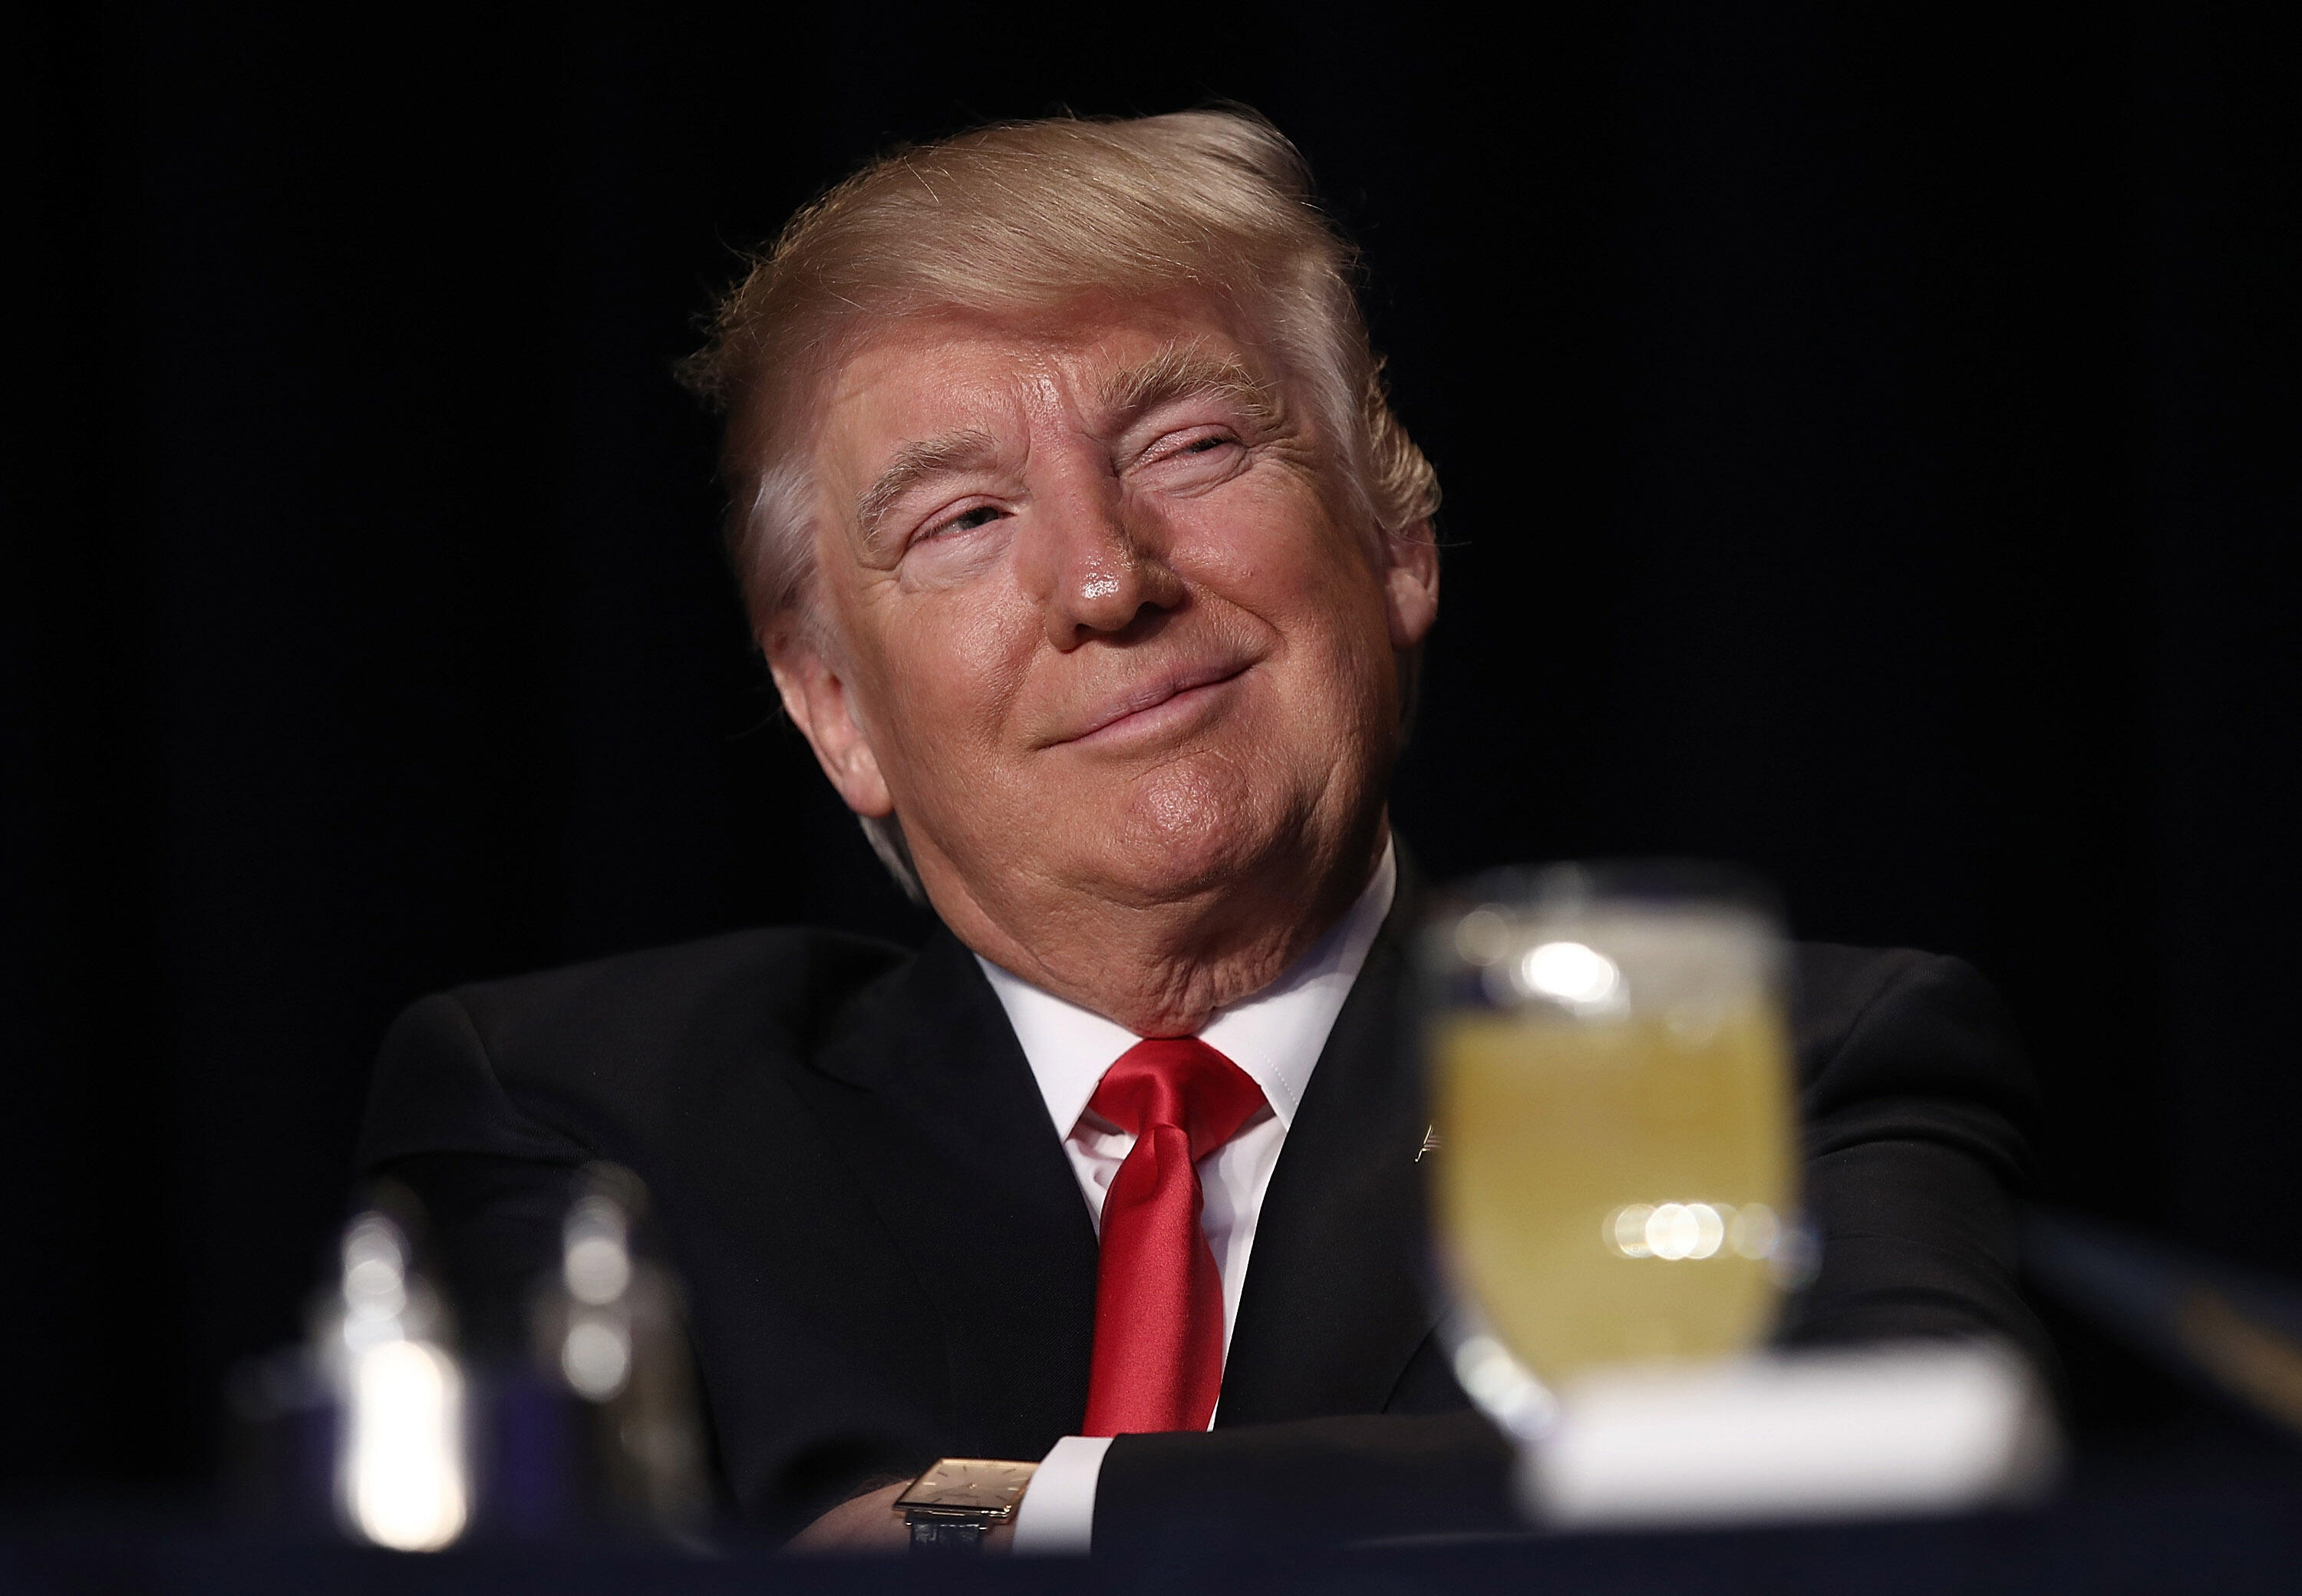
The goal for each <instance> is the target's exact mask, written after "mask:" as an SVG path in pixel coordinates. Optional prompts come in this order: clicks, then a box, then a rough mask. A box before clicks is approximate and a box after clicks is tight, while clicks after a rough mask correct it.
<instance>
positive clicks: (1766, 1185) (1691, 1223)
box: [1431, 1004, 1794, 1382]
mask: <svg viewBox="0 0 2302 1596" xmlns="http://www.w3.org/2000/svg"><path fill="white" fill-rule="evenodd" d="M1431 1041H1432V1047H1431V1059H1432V1066H1433V1075H1434V1079H1433V1088H1434V1090H1435V1093H1436V1107H1437V1110H1438V1121H1437V1129H1438V1131H1439V1135H1440V1147H1439V1148H1438V1151H1437V1153H1436V1155H1435V1157H1436V1162H1437V1165H1438V1168H1437V1171H1436V1172H1435V1178H1436V1180H1437V1185H1438V1200H1439V1214H1440V1219H1441V1225H1442V1226H1443V1231H1444V1235H1445V1237H1446V1242H1447V1247H1448V1251H1449V1264H1450V1267H1451V1268H1452V1270H1453V1272H1454V1275H1455V1279H1456V1283H1457V1285H1458V1289H1467V1290H1468V1291H1469V1292H1470V1293H1471V1294H1472V1296H1473V1297H1474V1299H1475V1300H1476V1302H1477V1304H1478V1306H1480V1308H1481V1309H1482V1310H1483V1312H1484V1313H1485V1315H1486V1316H1487V1320H1488V1322H1489V1323H1490V1324H1491V1325H1492V1326H1493V1328H1494V1330H1495V1331H1496V1333H1498V1334H1499V1335H1500V1337H1501V1338H1502V1340H1503V1341H1504V1343H1505V1345H1507V1346H1508V1347H1509V1348H1510V1349H1511V1351H1512V1352H1513V1353H1514V1354H1516V1356H1517V1357H1518V1358H1519V1359H1520V1360H1521V1361H1522V1362H1523V1363H1525V1365H1527V1367H1528V1368H1530V1369H1532V1370H1533V1371H1534V1373H1536V1374H1537V1375H1539V1376H1540V1377H1542V1379H1544V1380H1546V1381H1552V1382H1557V1381H1559V1380H1562V1379H1567V1378H1571V1377H1572V1376H1573V1375H1574V1374H1575V1373H1577V1372H1579V1371H1581V1370H1584V1369H1586V1368H1590V1367H1592V1366H1594V1365H1601V1364H1613V1363H1625V1362H1633V1361H1641V1360H1648V1359H1658V1358H1668V1359H1679V1358H1704V1357H1721V1356H1724V1355H1727V1354H1728V1353H1732V1352H1735V1351H1739V1350H1741V1349H1743V1348H1747V1347H1749V1346H1751V1345H1752V1344H1753V1343H1755V1342H1756V1341H1758V1340H1760V1338H1761V1337H1763V1336H1764V1335H1765V1334H1766V1333H1767V1331H1768V1329H1769V1325H1770V1323H1771V1322H1772V1319H1773V1315H1774V1309H1775V1299H1776V1289H1775V1286H1774V1283H1773V1280H1772V1277H1771V1275H1770V1273H1769V1263H1768V1259H1767V1257H1766V1256H1765V1254H1766V1253H1767V1252H1768V1251H1769V1250H1770V1249H1769V1246H1768V1243H1769V1233H1768V1232H1769V1228H1770V1227H1771V1226H1772V1225H1773V1223H1774V1222H1775V1221H1776V1219H1777V1218H1779V1219H1780V1220H1781V1221H1784V1222H1787V1221H1788V1219H1789V1218H1790V1215H1791V1211H1792V1205H1793V1202H1794V1189H1793V1172H1792V1155H1791V1109H1790V1103H1789V1100H1788V1087H1787V1080H1788V1071H1787V1068H1786V1059H1787V1054H1786V1051H1785V1045H1784V1039H1783V1034H1782V1029H1781V1027H1780V1025H1779V1023H1778V1022H1777V1020H1776V1019H1775V1017H1774V1015H1773V1014H1772V1013H1771V1012H1769V1011H1767V1010H1766V1009H1765V1008H1763V1007H1761V1006H1758V1005H1755V1004H1754V1005H1753V1006H1752V1007H1750V1008H1747V1009H1745V1010H1743V1011H1742V1012H1736V1013H1730V1014H1728V1015H1727V1017H1726V1018H1725V1019H1724V1020H1723V1021H1719V1022H1717V1023H1712V1024H1706V1025H1704V1026H1702V1027H1701V1028H1699V1029H1697V1028H1690V1027H1688V1026H1686V1025H1684V1023H1682V1024H1681V1025H1679V1026H1678V1027H1676V1029H1675V1028H1674V1027H1672V1026H1670V1025H1668V1024H1666V1023H1665V1022H1664V1021H1663V1020H1662V1019H1660V1018H1659V1017H1652V1016H1632V1017H1629V1018H1626V1019H1622V1020H1616V1021H1598V1022H1592V1021H1572V1020H1567V1019H1563V1018H1558V1017H1550V1016H1545V1015H1541V1014H1533V1013H1528V1012H1466V1013H1457V1014H1444V1015H1441V1016H1439V1017H1438V1018H1437V1020H1436V1021H1435V1029H1434V1031H1433V1033H1432V1037H1431ZM1664 1205H1676V1206H1673V1207H1669V1208H1665V1207H1664ZM1658 1211H1659V1212H1660V1214H1661V1217H1660V1218H1659V1219H1656V1218H1654V1217H1652V1215H1653V1214H1655V1213H1656V1212H1658ZM1698 1220H1699V1221H1700V1224H1698V1223H1697V1221H1698ZM1738 1221H1739V1222H1738ZM1650 1241H1652V1242H1653V1243H1654V1244H1655V1245H1653V1246H1650V1245H1649V1242H1650ZM1754 1253H1755V1254H1758V1255H1760V1256H1748V1255H1751V1254H1754Z"/></svg>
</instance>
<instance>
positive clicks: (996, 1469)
mask: <svg viewBox="0 0 2302 1596" xmlns="http://www.w3.org/2000/svg"><path fill="white" fill-rule="evenodd" d="M1038 1467H1039V1466H1038V1464H1036V1463H1004V1462H1001V1461H999V1460H997V1459H996V1458H991V1457H943V1458H939V1459H937V1461H936V1462H935V1463H934V1464H933V1465H931V1466H929V1467H928V1471H927V1473H925V1474H921V1475H920V1477H919V1478H918V1479H916V1480H913V1481H912V1483H910V1484H909V1485H907V1486H905V1487H904V1488H903V1495H901V1496H899V1497H897V1498H896V1499H895V1508H896V1510H897V1511H898V1512H900V1513H902V1514H903V1522H904V1524H906V1525H909V1526H910V1527H911V1532H912V1555H913V1556H914V1557H933V1556H937V1555H941V1556H946V1557H948V1556H952V1555H954V1554H956V1555H958V1556H960V1557H972V1556H974V1555H976V1554H978V1553H979V1552H981V1551H982V1550H983V1537H984V1536H985V1535H987V1534H988V1533H990V1531H991V1527H992V1526H993V1525H1000V1524H1011V1523H1012V1522H1013V1521H1014V1517H1015V1504H1016V1503H1017V1502H1020V1501H1021V1500H1022V1499H1023V1491H1024V1488H1025V1487H1026V1486H1028V1485H1029V1484H1030V1483H1031V1476H1032V1474H1035V1473H1037V1472H1038Z"/></svg>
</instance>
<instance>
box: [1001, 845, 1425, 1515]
mask: <svg viewBox="0 0 2302 1596" xmlns="http://www.w3.org/2000/svg"><path fill="white" fill-rule="evenodd" d="M1398 879H1399V872H1398V866H1397V865H1396V864H1395V863H1394V861H1393V860H1392V857H1391V851H1390V848H1389V847H1385V848H1384V849H1383V853H1382V862H1381V863H1380V864H1379V865H1377V866H1376V867H1375V872H1374V878H1373V879H1371V880H1370V881H1369V882H1368V883H1367V886H1366V890H1365V892H1362V893H1361V894H1360V895H1359V897H1358V902H1357V903H1354V904H1352V905H1351V909H1350V912H1349V913H1348V914H1346V915H1344V916H1343V918H1342V920H1341V921H1340V923H1338V924H1337V925H1336V926H1335V928H1333V929H1332V930H1331V931H1329V932H1328V933H1327V934H1326V935H1325V936H1324V937H1321V938H1320V939H1319V941H1318V942H1317V943H1316V944H1315V945H1314V946H1313V947H1312V948H1311V950H1310V951H1309V952H1308V953H1305V954H1304V955H1303V956H1302V957H1301V958H1300V959H1298V960H1297V961H1296V962H1294V964H1293V965H1291V966H1290V967H1289V969H1288V970H1287V973H1286V974H1284V975H1282V976H1281V977H1280V978H1279V979H1278V980H1276V981H1274V982H1273V983H1272V984H1271V985H1270V986H1268V987H1264V989H1263V990H1262V991H1260V992H1258V993H1256V995H1254V996H1253V997H1250V998H1248V999H1247V1000H1246V1001H1245V1002H1243V1003H1238V1004H1232V1005H1231V1007H1230V1008H1227V1009H1224V1010H1222V1011H1221V1012H1218V1013H1217V1014H1216V1015H1215V1017H1214V1020H1212V1021H1209V1022H1208V1024H1207V1027H1206V1029H1204V1030H1202V1031H1201V1032H1199V1037H1200V1039H1201V1040H1203V1041H1205V1042H1206V1044H1207V1045H1208V1046H1211V1047H1213V1048H1214V1049H1215V1050H1216V1051H1217V1052H1219V1053H1221V1054H1222V1055H1223V1056H1224V1057H1226V1058H1228V1059H1230V1060H1231V1063H1235V1064H1237V1065H1238V1066H1239V1069H1240V1070H1242V1071H1245V1072H1246V1074H1247V1075H1248V1078H1249V1079H1252V1080H1253V1081H1254V1082H1255V1084H1256V1085H1257V1086H1259V1087H1261V1088H1263V1098H1264V1105H1265V1106H1264V1107H1263V1108H1261V1109H1259V1110H1257V1111H1256V1113H1255V1114H1254V1116H1253V1117H1252V1118H1250V1119H1249V1120H1248V1122H1247V1124H1246V1125H1245V1126H1244V1127H1243V1128H1241V1130H1239V1134H1238V1135H1237V1136H1234V1137H1233V1138H1231V1140H1230V1141H1228V1142H1226V1143H1224V1144H1223V1145H1222V1147H1218V1148H1217V1149H1215V1151H1214V1152H1212V1153H1210V1154H1208V1155H1206V1157H1205V1158H1202V1159H1200V1160H1199V1163H1198V1174H1199V1189H1200V1191H1201V1193H1202V1194H1203V1196H1204V1202H1203V1205H1202V1206H1201V1208H1200V1213H1199V1224H1200V1228H1201V1229H1202V1230H1204V1231H1206V1238H1207V1245H1208V1246H1209V1247H1211V1248H1212V1249H1213V1250H1214V1257H1215V1270H1216V1272H1217V1273H1219V1274H1220V1275H1221V1276H1222V1289H1223V1348H1224V1351H1225V1352H1226V1353H1228V1352H1229V1351H1230V1348H1231V1326H1232V1324H1233V1323H1236V1322H1237V1320H1238V1318H1239V1292H1240V1291H1241V1289H1244V1288H1245V1286H1246V1284H1247V1264H1248V1255H1249V1254H1250V1253H1251V1252H1252V1251H1253V1250H1254V1247H1255V1225H1256V1218H1257V1216H1258V1215H1259V1214H1261V1213H1262V1210H1263V1194H1264V1190H1265V1189H1266V1188H1268V1187H1269V1186H1270V1184H1271V1172H1272V1170H1273V1167H1275V1166H1276V1165H1277V1163H1278V1162H1279V1150H1280V1147H1281V1146H1282V1145H1283V1144H1284V1143H1285V1142H1286V1139H1287V1128H1288V1126H1289V1125H1290V1124H1292V1123H1293V1122H1294V1119H1295V1110H1296V1108H1297V1107H1298V1105H1300V1104H1301V1103H1302V1101H1303V1092H1304V1089H1305V1088H1306V1087H1308V1086H1309V1085H1310V1082H1311V1071H1313V1070H1314V1069H1315V1068H1316V1067H1317V1065H1318V1063H1319V1054H1320V1053H1321V1052H1322V1051H1323V1049H1324V1048H1325V1047H1326V1045H1327V1033H1328V1032H1329V1031H1330V1030H1332V1029H1334V1024H1335V1016H1336V1015H1337V1014H1339V1013H1340V1012H1342V1007H1343V1000H1344V999H1345V998H1346V997H1348V996H1349V995H1350V990H1351V983H1352V982H1354V981H1355V980H1357V979H1358V973H1359V967H1360V966H1361V965H1362V964H1364V963H1365V962H1366V954H1367V949H1368V948H1369V947H1370V946H1371V945H1373V944H1374V937H1375V933H1376V932H1377V931H1378V930H1380V929H1382V920H1383V916H1385V915H1386V914H1388V913H1390V900H1391V895H1392V893H1393V892H1394V890H1395V889H1396V887H1397V885H1398ZM978 962H979V963H980V964H982V966H983V973H984V974H985V976H987V978H989V979H990V982H991V989H992V990H993V991H994V992H996V993H997V994H998V995H999V1002H1000V1004H1001V1006H1003V1007H1004V1008H1005V1010H1006V1011H1007V1020H1008V1023H1009V1024H1011V1025H1012V1026H1013V1027H1014V1028H1015V1039H1016V1040H1017V1041H1018V1042H1020V1043H1021V1044H1022V1047H1023V1056H1024V1058H1025V1059H1026V1060H1027V1061H1029V1063H1030V1066H1031V1074H1032V1075H1033V1077H1034V1078H1035V1079H1037V1080H1038V1083H1039V1094H1040V1096H1042V1097H1044V1098H1045V1099H1046V1105H1047V1116H1048V1118H1049V1119H1050V1120H1052V1121H1054V1127H1055V1130H1056V1131H1057V1133H1058V1134H1060V1135H1061V1136H1062V1137H1063V1151H1064V1153H1065V1154H1067V1155H1069V1156H1070V1158H1071V1172H1072V1173H1074V1174H1076V1175H1077V1176H1078V1177H1079V1183H1080V1195H1081V1196H1082V1197H1085V1198H1086V1199H1087V1207H1088V1215H1089V1217H1090V1218H1092V1219H1093V1220H1094V1221H1095V1222H1096V1227H1097V1229H1098V1231H1099V1230H1100V1229H1101V1226H1102V1223H1103V1199H1104V1196H1105V1193H1106V1192H1108V1191H1109V1190H1110V1189H1111V1182H1112V1179H1113V1176H1115V1175H1117V1174H1118V1173H1119V1166H1120V1163H1122V1161H1123V1160H1124V1159H1125V1158H1126V1156H1127V1155H1128V1152H1129V1150H1130V1148H1132V1147H1134V1146H1135V1138H1134V1137H1133V1136H1131V1135H1130V1134H1129V1133H1128V1132H1126V1131H1124V1130H1121V1129H1120V1128H1119V1127H1118V1126H1116V1125H1114V1124H1113V1123H1112V1122H1111V1121H1109V1120H1106V1119H1105V1118H1104V1117H1103V1116H1102V1115H1101V1114H1098V1113H1095V1112H1094V1111H1093V1110H1091V1109H1090V1108H1088V1099H1090V1098H1091V1097H1093V1096H1095V1089H1096V1087H1097V1086H1098V1085H1100V1084H1101V1083H1102V1080H1103V1077H1104V1072H1105V1071H1107V1070H1109V1069H1110V1068H1111V1066H1112V1065H1113V1064H1114V1063H1117V1062H1118V1060H1119V1055H1120V1054H1122V1053H1125V1052H1126V1051H1127V1050H1128V1049H1129V1048H1130V1047H1132V1046H1135V1044H1136V1043H1137V1042H1138V1041H1140V1040H1141V1039H1142V1038H1141V1037H1138V1036H1136V1035H1135V1034H1134V1033H1133V1032H1132V1031H1130V1030H1129V1029H1126V1028H1125V1027H1124V1026H1122V1025H1117V1024H1114V1023H1113V1021H1109V1020H1106V1019H1105V1018H1104V1017H1103V1016H1102V1015H1100V1014H1097V1013H1094V1012H1090V1011H1088V1010H1086V1009H1082V1008H1080V1007H1079V1006H1078V1005H1077V1004H1070V1003H1066V1002H1064V1001H1063V999H1062V998H1060V997H1056V996H1054V995H1050V994H1048V993H1046V992H1042V991H1040V990H1039V989H1038V987H1034V986H1032V985H1031V984H1030V983H1029V982H1028V981H1025V980H1023V979H1021V978H1019V977H1017V976H1014V975H1012V974H1010V973H1009V972H1008V971H1006V970H1003V969H1001V968H1000V967H999V966H998V965H996V964H994V963H992V962H990V961H989V960H987V959H982V958H980V957H979V959H978ZM1110 1446H1111V1441H1110V1440H1109V1439H1108V1438H1107V1437H1088V1436H1079V1435H1067V1436H1065V1437H1064V1438H1063V1440H1061V1441H1057V1442H1056V1443H1055V1444H1054V1449H1052V1450H1050V1451H1049V1452H1048V1454H1047V1455H1046V1458H1044V1459H1043V1460H1042V1461H1041V1463H1040V1465H1039V1471H1038V1474H1034V1475H1033V1476H1032V1479H1031V1485H1030V1489H1029V1491H1026V1492H1025V1493H1024V1496H1023V1501H1022V1505H1021V1507H1020V1508H1018V1509H1017V1511H1016V1516H1015V1550H1016V1551H1017V1552H1019V1553H1025V1554H1028V1553H1033V1552H1038V1553H1065V1552H1084V1551H1086V1550H1088V1536H1089V1533H1090V1531H1091V1529H1092V1527H1093V1525H1094V1520H1095V1489H1096V1478H1097V1476H1098V1475H1099V1474H1100V1473H1101V1471H1102V1468H1103V1456H1104V1453H1105V1451H1106V1450H1108V1449H1109V1448H1110Z"/></svg>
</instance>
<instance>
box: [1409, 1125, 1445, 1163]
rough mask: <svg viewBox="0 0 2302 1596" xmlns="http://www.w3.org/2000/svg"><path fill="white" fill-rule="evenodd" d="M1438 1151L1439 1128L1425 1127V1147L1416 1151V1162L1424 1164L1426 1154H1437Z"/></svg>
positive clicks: (1434, 1126)
mask: <svg viewBox="0 0 2302 1596" xmlns="http://www.w3.org/2000/svg"><path fill="white" fill-rule="evenodd" d="M1438 1150H1439V1127H1438V1126H1436V1125H1428V1126H1425V1127H1424V1131H1423V1145H1422V1146H1421V1147H1417V1148H1416V1150H1415V1162H1416V1163H1422V1162H1423V1155H1424V1154H1425V1153H1436V1152H1437V1151H1438Z"/></svg>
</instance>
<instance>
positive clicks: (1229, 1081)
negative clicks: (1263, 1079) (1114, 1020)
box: [1088, 1037, 1263, 1163]
mask: <svg viewBox="0 0 2302 1596" xmlns="http://www.w3.org/2000/svg"><path fill="white" fill-rule="evenodd" d="M1262 1106H1263V1088H1261V1087H1259V1086H1257V1085H1256V1084H1255V1082H1254V1080H1253V1079H1250V1078H1249V1077H1248V1073H1247V1071H1244V1070H1242V1069H1240V1068H1239V1066H1238V1065H1237V1064H1234V1063H1231V1060H1229V1059H1227V1058H1225V1057H1224V1056H1223V1055H1222V1054H1220V1053H1218V1052H1216V1051H1215V1050H1214V1048H1212V1047H1210V1046H1207V1045H1206V1043H1205V1042H1202V1041H1200V1040H1199V1039H1198V1037H1150V1038H1148V1039H1147V1040H1145V1041H1141V1042H1138V1043H1136V1044H1135V1046H1132V1047H1130V1048H1129V1049H1128V1050H1127V1051H1126V1052H1124V1053H1122V1054H1120V1055H1119V1060H1118V1062H1117V1063H1114V1064H1113V1065H1112V1066H1111V1068H1110V1069H1108V1070H1106V1071H1104V1076H1103V1082H1102V1084H1101V1085H1099V1086H1097V1087H1096V1088H1095V1096H1093V1097H1091V1098H1089V1099H1088V1107H1089V1108H1092V1109H1093V1110H1095V1112H1096V1113H1099V1114H1101V1115H1102V1116H1103V1117H1104V1118H1105V1119H1106V1120H1109V1121H1111V1122H1112V1123H1113V1124H1114V1125H1116V1126H1118V1127H1119V1128H1120V1129H1121V1130H1125V1131H1128V1132H1130V1134H1132V1135H1135V1136H1142V1135H1144V1134H1145V1133H1146V1132H1147V1131H1148V1130H1151V1129H1152V1128H1153V1127H1155V1126H1158V1125H1172V1126H1175V1127H1177V1128H1178V1129H1180V1130H1181V1131H1182V1132H1183V1133H1184V1135H1186V1136H1188V1137H1189V1138H1190V1142H1191V1158H1192V1161H1193V1162H1194V1163H1196V1162H1197V1161H1198V1160H1199V1159H1202V1158H1205V1157H1206V1155H1208V1154H1210V1153H1212V1152H1214V1150H1215V1149H1216V1148H1217V1147H1222V1145H1223V1143H1225V1142H1227V1141H1229V1140H1230V1139H1231V1138H1232V1137H1234V1136H1237V1135H1238V1134H1239V1127H1240V1126H1242V1125H1244V1124H1246V1123H1247V1121H1248V1120H1249V1119H1251V1118H1253V1117H1254V1114H1255V1111H1256V1109H1258V1108H1261V1107H1262Z"/></svg>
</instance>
